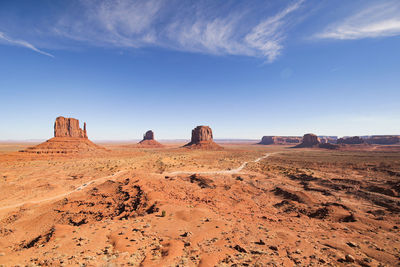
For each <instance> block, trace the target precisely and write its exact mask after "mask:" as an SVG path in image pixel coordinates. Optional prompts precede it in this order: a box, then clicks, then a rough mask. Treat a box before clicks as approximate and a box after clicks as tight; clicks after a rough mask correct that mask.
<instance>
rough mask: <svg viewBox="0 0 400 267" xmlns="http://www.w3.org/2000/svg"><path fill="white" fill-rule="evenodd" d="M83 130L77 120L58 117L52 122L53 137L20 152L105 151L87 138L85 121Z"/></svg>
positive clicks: (67, 152)
mask: <svg viewBox="0 0 400 267" xmlns="http://www.w3.org/2000/svg"><path fill="white" fill-rule="evenodd" d="M83 125H84V126H83V130H82V129H81V128H80V127H79V120H77V119H74V118H64V117H58V118H56V121H55V123H54V137H53V138H51V139H49V140H47V141H46V142H43V143H41V144H39V145H37V146H33V147H29V148H27V149H25V150H21V151H20V152H27V153H36V154H70V153H87V152H98V151H106V149H105V148H103V147H101V146H98V145H96V144H94V143H93V142H92V141H90V140H89V139H88V136H87V132H86V123H84V124H83Z"/></svg>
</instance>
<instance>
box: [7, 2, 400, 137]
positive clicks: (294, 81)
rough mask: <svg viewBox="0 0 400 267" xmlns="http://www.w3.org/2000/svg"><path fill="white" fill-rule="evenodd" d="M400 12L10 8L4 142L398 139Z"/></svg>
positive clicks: (289, 5) (118, 5) (170, 6)
mask: <svg viewBox="0 0 400 267" xmlns="http://www.w3.org/2000/svg"><path fill="white" fill-rule="evenodd" d="M399 47H400V2H399V1H397V0H395V1H392V0H387V1H386V0H382V1H367V0H363V1H358V0H354V1H347V0H339V1H327V0H326V1H323V0H322V1H320V0H318V1H317V0H314V1H311V0H304V1H301V0H297V1H296V0H290V1H289V0H288V1H282V0H276V1H265V0H263V1H261V0H254V1H253V0H248V1H213V0H204V1H190V0H185V1H183V0H181V1H177V0H147V1H136V0H119V1H87V0H71V1H61V0H59V1H58V0H39V1H29V0H27V1H23V0H21V1H12V0H10V1H7V0H3V1H0V95H1V100H2V101H1V102H0V113H1V114H2V115H1V116H0V125H2V127H1V128H0V140H7V139H21V140H22V139H46V138H49V137H51V136H52V134H53V129H52V126H53V122H54V119H55V118H56V117H57V116H59V115H63V116H70V117H75V118H78V119H80V120H81V122H82V121H86V122H87V124H88V133H89V137H90V138H92V139H94V140H96V139H97V140H101V139H107V140H126V139H139V138H140V137H141V136H142V134H143V133H144V132H145V131H146V130H148V129H153V130H154V131H155V134H156V138H158V139H178V138H190V132H191V129H192V128H194V127H195V126H196V125H210V126H211V127H212V129H213V132H214V137H215V138H255V139H258V138H261V136H263V135H302V134H304V133H307V132H313V133H316V134H319V135H339V136H343V135H368V134H400V104H399V102H400V101H399V100H400V49H399Z"/></svg>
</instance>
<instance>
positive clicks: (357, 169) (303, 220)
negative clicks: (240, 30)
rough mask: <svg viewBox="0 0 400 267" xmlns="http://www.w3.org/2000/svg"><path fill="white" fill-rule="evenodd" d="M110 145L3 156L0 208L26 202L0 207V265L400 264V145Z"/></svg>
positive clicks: (1, 162) (1, 163)
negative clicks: (59, 153)
mask: <svg viewBox="0 0 400 267" xmlns="http://www.w3.org/2000/svg"><path fill="white" fill-rule="evenodd" d="M109 148H110V150H111V152H110V154H109V156H108V157H107V158H106V159H105V158H104V157H105V156H104V155H103V156H101V157H99V158H96V157H94V156H93V155H91V156H90V160H88V158H86V157H84V156H82V157H79V158H74V159H71V158H67V157H56V158H47V157H45V156H43V157H42V156H41V157H39V158H32V157H30V158H24V157H23V156H20V155H19V154H14V155H13V156H4V155H3V156H2V161H0V170H1V174H2V177H3V178H2V179H3V180H2V181H1V184H0V185H1V186H0V193H1V195H2V197H1V200H0V208H1V207H2V206H7V205H10V204H15V203H19V202H27V204H24V205H22V206H20V207H17V208H12V209H5V210H0V255H1V256H0V264H3V265H6V266H15V265H22V266H24V265H47V266H61V265H64V266H71V265H72V266H77V265H81V266H82V265H84V266H140V265H141V266H399V264H400V260H399V257H400V230H399V227H400V217H399V215H400V197H399V194H400V152H396V151H326V150H319V149H315V150H307V149H288V148H285V147H277V146H244V145H242V146H234V145H226V146H225V149H224V151H214V152H210V151H192V150H182V149H176V148H171V147H170V148H166V149H160V150H151V149H149V150H140V151H137V150H128V149H127V150H122V151H121V150H117V149H114V151H113V147H109ZM272 152H279V153H273V154H271V155H270V156H269V157H266V158H262V159H260V160H258V161H256V159H257V158H260V157H262V156H263V155H265V154H266V153H272ZM246 161H247V162H248V164H246V166H245V167H244V168H243V169H242V170H241V171H240V173H229V172H228V173H224V172H218V171H221V170H230V169H235V168H238V167H239V166H241V164H243V162H246ZM49 162H52V164H50V166H48V164H49ZM53 163H54V164H53ZM105 164H107V166H109V167H108V168H101V167H100V166H103V165H105ZM45 166H46V167H45ZM17 167H18V168H17ZM66 167H68V168H67V169H66ZM91 168H93V173H92V175H93V176H91V170H90V169H91ZM110 169H111V170H110ZM193 169H198V172H199V173H198V174H196V173H195V174H191V173H185V171H191V170H193ZM57 170H59V171H57ZM117 171H123V172H121V173H120V174H119V175H116V176H111V177H109V176H110V175H111V174H112V173H113V172H117ZM178 171H180V172H178ZM212 171H216V173H215V174H209V173H208V172H212ZM101 173H104V177H105V176H107V177H109V178H108V179H105V180H104V181H103V180H99V182H96V183H93V184H90V185H88V186H86V187H84V188H82V190H79V191H75V192H73V193H72V194H70V195H68V196H67V197H61V198H59V199H55V200H51V201H44V202H41V203H31V204H29V200H39V199H40V198H45V197H47V194H46V192H48V194H50V195H57V194H62V193H63V192H65V191H70V190H73V189H74V188H77V187H79V185H81V184H82V183H88V182H90V180H91V179H93V178H98V177H101ZM171 173H172V174H173V173H175V174H173V175H171ZM70 175H74V176H76V175H77V177H78V178H76V179H72V180H71V179H70ZM4 176H5V178H4ZM0 178H1V177H0ZM68 183H70V185H69V186H66V184H68ZM36 189H37V190H39V192H41V193H40V194H39V195H38V194H35V190H36ZM63 190H64V191H63ZM20 191H22V192H20ZM7 196H8V197H7ZM12 202H15V203H12Z"/></svg>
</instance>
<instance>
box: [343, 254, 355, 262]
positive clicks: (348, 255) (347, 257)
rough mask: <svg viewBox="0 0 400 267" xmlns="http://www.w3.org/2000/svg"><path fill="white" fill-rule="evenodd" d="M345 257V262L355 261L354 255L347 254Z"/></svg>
mask: <svg viewBox="0 0 400 267" xmlns="http://www.w3.org/2000/svg"><path fill="white" fill-rule="evenodd" d="M345 258H346V261H347V262H355V261H356V259H354V257H353V256H351V255H350V254H347V255H346V257H345Z"/></svg>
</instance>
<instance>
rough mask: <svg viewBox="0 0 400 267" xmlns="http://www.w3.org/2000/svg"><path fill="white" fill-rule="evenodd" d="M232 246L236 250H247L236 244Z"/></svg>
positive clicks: (243, 251) (242, 251)
mask: <svg viewBox="0 0 400 267" xmlns="http://www.w3.org/2000/svg"><path fill="white" fill-rule="evenodd" d="M233 248H234V249H236V250H237V251H239V252H241V253H247V251H246V250H245V249H244V248H242V247H241V246H239V245H236V246H234V247H233Z"/></svg>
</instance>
